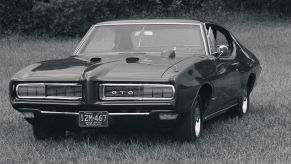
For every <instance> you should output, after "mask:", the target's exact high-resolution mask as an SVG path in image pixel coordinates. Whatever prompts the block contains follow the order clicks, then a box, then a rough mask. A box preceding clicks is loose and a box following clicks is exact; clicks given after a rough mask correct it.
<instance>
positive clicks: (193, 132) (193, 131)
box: [175, 95, 203, 141]
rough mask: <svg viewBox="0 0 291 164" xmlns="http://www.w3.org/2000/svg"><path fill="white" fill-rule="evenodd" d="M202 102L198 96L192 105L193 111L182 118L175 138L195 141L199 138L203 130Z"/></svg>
mask: <svg viewBox="0 0 291 164" xmlns="http://www.w3.org/2000/svg"><path fill="white" fill-rule="evenodd" d="M202 106H203V105H202V100H201V97H200V96H199V95H198V96H197V97H196V99H195V101H194V102H193V104H192V107H191V110H190V112H188V113H185V115H184V116H183V117H182V118H181V120H180V122H179V125H178V126H177V127H176V129H175V136H176V137H177V139H179V140H186V141H194V140H196V139H197V138H199V136H200V134H201V132H202V128H203V120H202Z"/></svg>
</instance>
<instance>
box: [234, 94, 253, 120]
mask: <svg viewBox="0 0 291 164" xmlns="http://www.w3.org/2000/svg"><path fill="white" fill-rule="evenodd" d="M249 108H250V95H249V93H248V92H247V90H246V89H244V90H243V92H242V96H241V98H240V101H239V104H238V107H237V108H236V111H235V114H236V115H238V116H239V117H242V116H243V115H245V114H246V113H247V112H248V111H249Z"/></svg>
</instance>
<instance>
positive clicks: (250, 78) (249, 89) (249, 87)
mask: <svg viewBox="0 0 291 164" xmlns="http://www.w3.org/2000/svg"><path fill="white" fill-rule="evenodd" d="M255 81H256V74H255V73H250V75H249V76H248V81H247V83H246V89H247V92H248V94H250V93H251V92H252V90H253V89H254V85H255Z"/></svg>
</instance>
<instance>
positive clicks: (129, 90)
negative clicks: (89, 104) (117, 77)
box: [99, 84, 175, 100]
mask: <svg viewBox="0 0 291 164" xmlns="http://www.w3.org/2000/svg"><path fill="white" fill-rule="evenodd" d="M174 94H175V88H174V86H173V85H170V84H101V85H100V94H99V95H100V98H101V100H172V99H174Z"/></svg>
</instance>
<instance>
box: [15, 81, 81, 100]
mask: <svg viewBox="0 0 291 164" xmlns="http://www.w3.org/2000/svg"><path fill="white" fill-rule="evenodd" d="M16 96H17V98H20V99H62V100H66V99H67V100H79V99H81V98H82V85H81V84H75V83H22V84H18V85H16Z"/></svg>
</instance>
